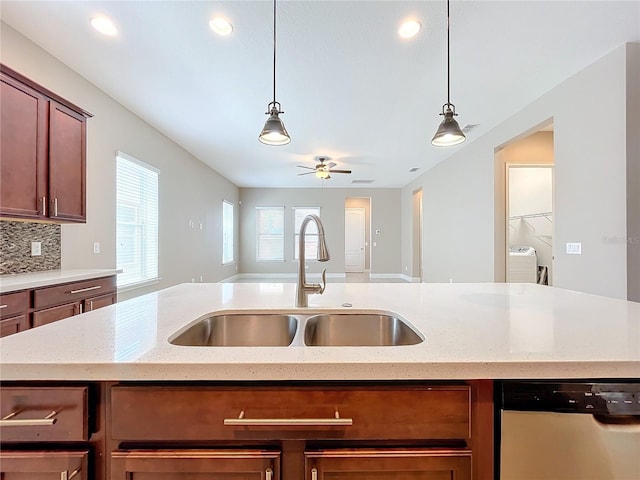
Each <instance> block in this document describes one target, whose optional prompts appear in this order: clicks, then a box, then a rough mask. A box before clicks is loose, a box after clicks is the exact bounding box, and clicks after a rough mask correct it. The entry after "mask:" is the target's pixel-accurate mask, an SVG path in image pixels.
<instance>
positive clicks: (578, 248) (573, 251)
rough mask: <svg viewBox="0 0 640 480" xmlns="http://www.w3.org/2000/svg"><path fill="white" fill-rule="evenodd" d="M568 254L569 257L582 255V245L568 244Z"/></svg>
mask: <svg viewBox="0 0 640 480" xmlns="http://www.w3.org/2000/svg"><path fill="white" fill-rule="evenodd" d="M567 254H568V255H582V244H581V243H569V242H567Z"/></svg>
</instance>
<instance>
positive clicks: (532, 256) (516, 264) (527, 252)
mask: <svg viewBox="0 0 640 480" xmlns="http://www.w3.org/2000/svg"><path fill="white" fill-rule="evenodd" d="M507 282H509V283H538V256H537V255H536V249H535V248H533V247H527V246H513V247H509V271H508V275H507Z"/></svg>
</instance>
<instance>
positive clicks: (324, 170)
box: [298, 157, 351, 180]
mask: <svg viewBox="0 0 640 480" xmlns="http://www.w3.org/2000/svg"><path fill="white" fill-rule="evenodd" d="M327 160H330V158H329V157H316V161H318V162H319V163H318V164H317V165H316V166H315V167H307V166H305V165H298V167H300V168H306V169H309V170H313V171H312V172H305V173H299V174H298V176H300V175H309V174H311V173H315V174H316V177H318V178H321V179H323V180H326V179H329V178H331V175H329V174H330V173H351V170H334V169H333V167H336V166H337V165H338V164H337V163H335V162H329V163H325V162H326V161H327Z"/></svg>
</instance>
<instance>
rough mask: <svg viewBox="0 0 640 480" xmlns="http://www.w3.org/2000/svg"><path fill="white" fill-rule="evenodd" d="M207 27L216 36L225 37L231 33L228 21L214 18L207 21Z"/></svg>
mask: <svg viewBox="0 0 640 480" xmlns="http://www.w3.org/2000/svg"><path fill="white" fill-rule="evenodd" d="M209 27H210V28H211V30H213V31H214V32H216V33H217V34H218V35H222V36H225V37H226V36H227V35H230V34H231V32H233V25H231V23H229V20H226V19H224V18H222V17H214V18H212V19H211V20H209Z"/></svg>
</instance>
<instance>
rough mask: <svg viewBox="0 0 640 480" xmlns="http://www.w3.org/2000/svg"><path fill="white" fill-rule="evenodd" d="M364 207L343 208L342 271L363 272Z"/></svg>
mask: <svg viewBox="0 0 640 480" xmlns="http://www.w3.org/2000/svg"><path fill="white" fill-rule="evenodd" d="M364 228H365V209H364V208H345V211H344V271H345V272H350V273H356V272H357V273H362V272H364V238H365V235H364V234H365V232H364Z"/></svg>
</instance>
